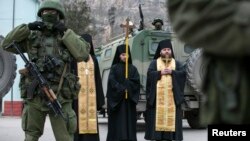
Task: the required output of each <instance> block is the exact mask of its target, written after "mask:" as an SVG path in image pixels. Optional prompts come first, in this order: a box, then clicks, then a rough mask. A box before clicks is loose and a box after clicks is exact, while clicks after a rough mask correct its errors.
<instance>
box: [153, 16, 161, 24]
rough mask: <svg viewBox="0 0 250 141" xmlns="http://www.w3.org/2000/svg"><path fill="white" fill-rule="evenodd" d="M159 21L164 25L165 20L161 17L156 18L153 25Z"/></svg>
mask: <svg viewBox="0 0 250 141" xmlns="http://www.w3.org/2000/svg"><path fill="white" fill-rule="evenodd" d="M157 22H160V23H161V24H162V25H163V20H162V19H160V18H156V19H154V21H153V22H152V25H155V24H156V23H157Z"/></svg>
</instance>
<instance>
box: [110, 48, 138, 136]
mask: <svg viewBox="0 0 250 141" xmlns="http://www.w3.org/2000/svg"><path fill="white" fill-rule="evenodd" d="M125 48H126V46H125V45H119V46H118V47H117V50H116V53H115V57H114V60H113V63H112V66H111V69H110V74H109V78H108V89H107V110H108V135H107V141H137V137H136V120H137V119H136V104H137V103H138V100H139V94H140V77H139V73H138V71H137V68H136V67H135V66H134V65H133V64H132V59H131V55H130V51H129V52H128V55H129V57H128V78H127V79H125V60H126V54H125V51H126V49H125ZM128 50H129V49H128ZM125 91H127V96H126V92H125Z"/></svg>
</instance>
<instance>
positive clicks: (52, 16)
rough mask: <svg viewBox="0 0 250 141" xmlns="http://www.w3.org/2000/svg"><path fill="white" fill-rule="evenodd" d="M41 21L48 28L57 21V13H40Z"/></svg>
mask: <svg viewBox="0 0 250 141" xmlns="http://www.w3.org/2000/svg"><path fill="white" fill-rule="evenodd" d="M41 18H42V21H43V22H44V23H45V24H46V25H47V28H48V29H52V26H53V25H54V24H55V23H56V22H58V21H59V17H58V13H57V12H56V13H49V12H48V13H45V14H41Z"/></svg>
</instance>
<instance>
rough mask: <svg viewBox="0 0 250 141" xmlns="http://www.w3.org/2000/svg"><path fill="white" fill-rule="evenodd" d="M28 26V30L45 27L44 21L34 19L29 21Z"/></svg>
mask: <svg viewBox="0 0 250 141" xmlns="http://www.w3.org/2000/svg"><path fill="white" fill-rule="evenodd" d="M28 27H29V29H30V30H39V31H42V30H43V29H44V28H45V24H44V22H41V21H35V22H33V23H29V24H28Z"/></svg>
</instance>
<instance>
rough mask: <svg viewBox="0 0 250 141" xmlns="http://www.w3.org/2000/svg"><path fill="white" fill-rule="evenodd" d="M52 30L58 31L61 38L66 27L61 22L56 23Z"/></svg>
mask: <svg viewBox="0 0 250 141" xmlns="http://www.w3.org/2000/svg"><path fill="white" fill-rule="evenodd" d="M52 29H53V30H54V31H58V32H59V33H60V34H61V35H62V36H63V35H64V32H65V31H66V30H67V27H65V25H64V24H63V23H61V22H58V23H56V24H54V25H53V27H52Z"/></svg>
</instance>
